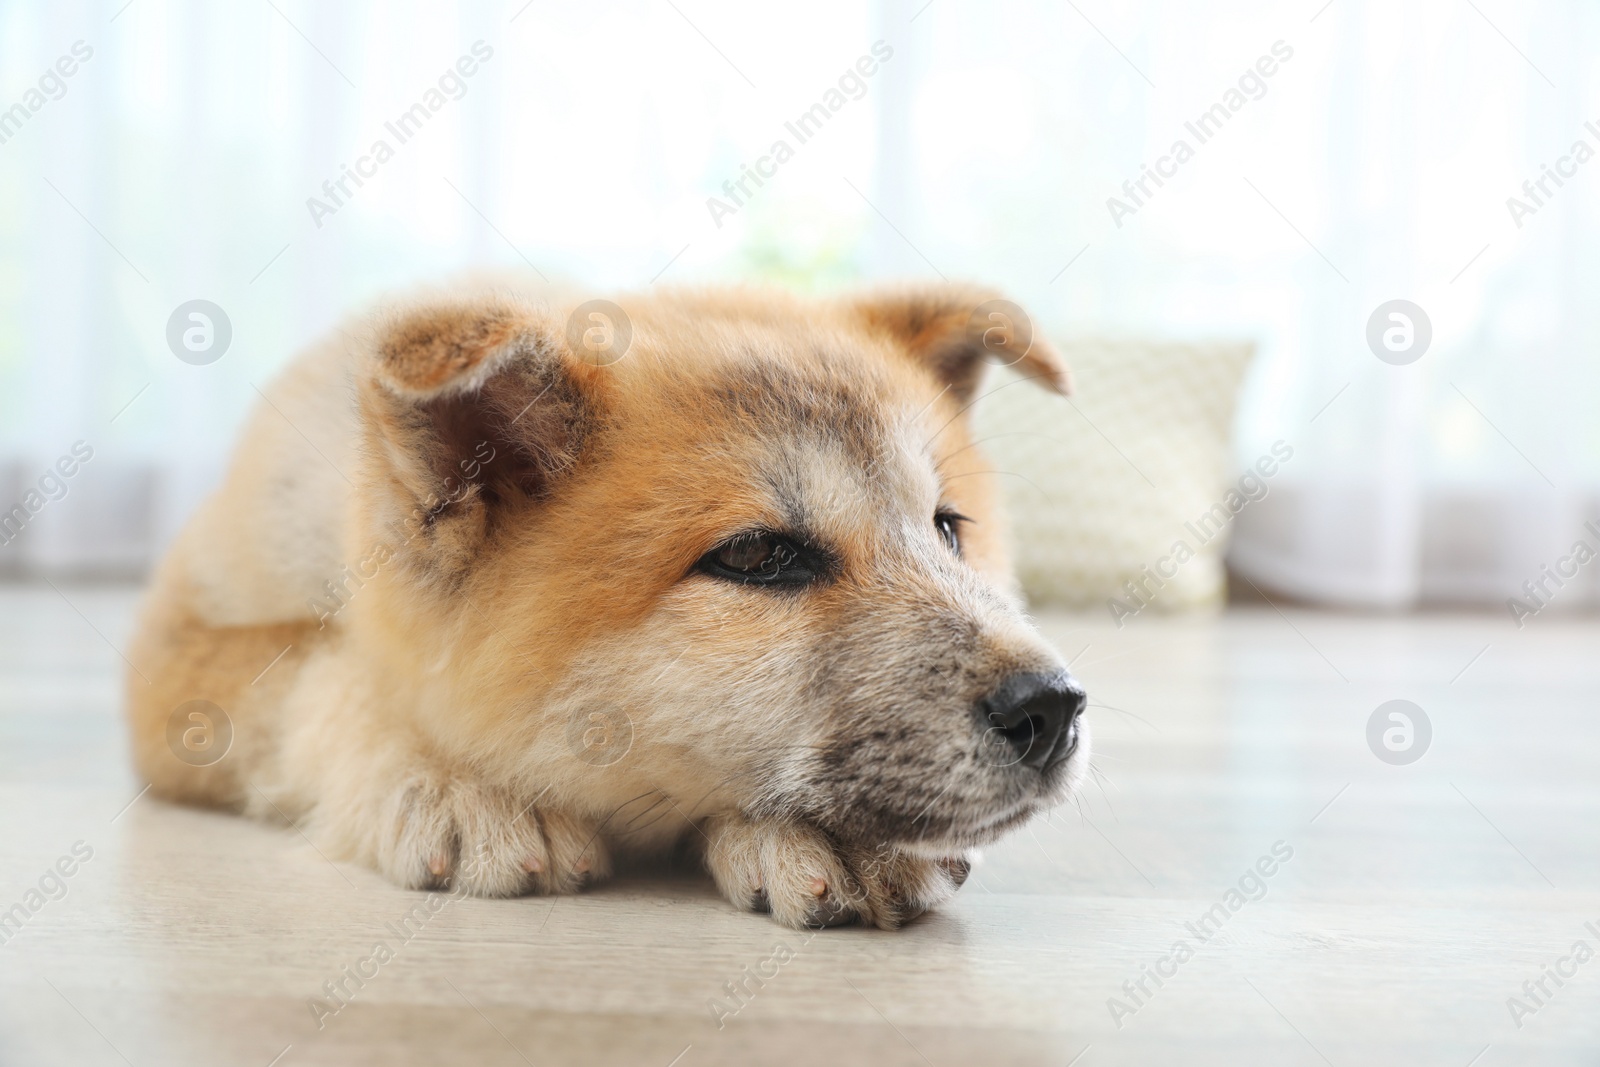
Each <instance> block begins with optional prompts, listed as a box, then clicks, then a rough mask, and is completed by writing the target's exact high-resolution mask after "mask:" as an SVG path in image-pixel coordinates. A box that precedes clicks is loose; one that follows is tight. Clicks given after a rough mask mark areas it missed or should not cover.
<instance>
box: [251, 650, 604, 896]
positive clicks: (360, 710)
mask: <svg viewBox="0 0 1600 1067" xmlns="http://www.w3.org/2000/svg"><path fill="white" fill-rule="evenodd" d="M310 681H311V682H317V683H322V684H320V685H308V687H307V688H308V689H310V690H313V691H315V692H317V693H319V694H335V693H337V694H338V695H341V696H344V697H345V698H346V701H347V703H345V704H344V706H343V707H342V708H341V710H340V713H339V714H337V715H330V714H326V713H323V714H317V715H307V716H305V718H304V719H302V720H301V721H300V722H299V723H296V724H295V725H294V726H292V727H291V729H290V730H289V732H288V736H287V737H286V738H285V746H284V751H283V752H282V759H281V767H282V769H283V772H284V777H283V778H282V779H281V780H280V782H279V783H278V788H277V789H275V790H274V792H275V793H276V795H277V799H276V800H275V801H274V802H273V805H272V807H271V808H268V807H267V804H266V803H265V794H262V800H263V802H262V804H260V805H259V806H260V807H262V808H266V809H267V810H265V811H262V812H260V814H263V815H268V816H270V815H271V814H272V812H273V811H274V810H276V811H279V812H283V811H289V812H294V811H299V812H305V813H309V815H310V818H309V820H308V822H309V827H308V829H309V830H310V832H311V833H312V835H313V840H315V841H316V842H317V843H318V845H319V847H320V848H322V849H323V851H325V852H326V853H327V854H329V855H330V856H334V857H337V858H339V859H346V860H351V861H354V862H357V863H362V864H365V865H367V866H369V867H374V868H376V869H377V870H379V871H380V872H382V873H383V874H384V875H385V876H387V877H388V878H389V879H390V880H391V881H393V882H395V883H397V884H399V885H402V886H405V887H406V888H408V889H445V888H449V889H457V890H461V891H463V892H466V893H468V894H471V895H473V896H484V897H506V896H517V895H520V894H523V893H570V892H574V891H576V890H578V889H580V888H582V887H583V886H584V885H585V884H587V883H589V882H593V881H596V880H598V879H601V878H604V877H605V876H607V875H608V874H609V873H610V869H611V864H610V857H609V854H608V852H607V848H606V843H605V841H604V840H603V839H602V838H601V837H600V835H599V832H598V830H599V828H598V826H597V825H596V824H595V823H594V821H593V820H591V819H588V818H584V817H578V816H574V815H570V814H568V813H567V812H565V811H564V810H562V808H561V806H560V805H558V804H555V803H553V802H552V800H551V798H549V797H547V796H546V795H544V794H541V793H540V791H539V790H536V789H530V790H526V791H524V790H521V789H513V788H509V787H507V786H504V785H501V784H496V783H494V782H492V781H489V780H486V779H485V778H484V776H483V775H481V774H480V773H479V772H477V771H476V770H474V769H473V768H472V767H471V766H469V765H467V764H465V763H463V762H461V761H459V760H452V759H449V758H446V757H444V756H443V755H441V754H440V753H439V752H438V751H437V748H436V747H435V746H432V745H430V744H428V743H427V742H426V741H425V740H424V739H423V738H422V737H421V736H420V735H419V734H418V733H417V732H416V731H414V730H411V729H409V728H407V727H406V726H404V725H402V724H401V723H400V722H397V721H395V717H394V716H393V715H392V714H388V713H383V712H380V710H379V709H378V708H377V707H376V706H375V705H376V704H377V703H378V701H376V700H375V699H374V698H373V697H372V696H371V695H370V694H369V693H367V692H365V691H364V690H363V687H361V686H358V685H354V684H346V685H344V686H342V687H341V686H339V685H338V683H339V681H341V679H340V678H339V676H338V675H337V674H336V673H333V672H331V671H330V672H324V673H323V674H322V675H320V676H318V677H317V678H314V679H310ZM317 705H318V706H319V707H325V704H324V702H323V701H322V700H318V701H317ZM392 710H393V709H389V711H390V712H392Z"/></svg>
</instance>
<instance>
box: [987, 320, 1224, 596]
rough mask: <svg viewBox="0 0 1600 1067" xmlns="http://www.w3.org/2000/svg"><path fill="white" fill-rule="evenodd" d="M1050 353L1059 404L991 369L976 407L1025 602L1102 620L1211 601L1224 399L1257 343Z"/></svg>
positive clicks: (1101, 345)
mask: <svg viewBox="0 0 1600 1067" xmlns="http://www.w3.org/2000/svg"><path fill="white" fill-rule="evenodd" d="M1060 347H1061V351H1062V353H1063V355H1065V356H1066V360H1067V363H1068V365H1069V366H1071V367H1072V374H1073V381H1074V390H1073V395H1072V397H1071V398H1070V399H1067V400H1063V399H1062V398H1060V397H1057V396H1050V395H1047V394H1045V393H1043V392H1042V391H1040V390H1038V389H1034V388H1032V387H1030V386H1028V385H1021V384H1017V383H1016V381H1015V375H1014V374H1013V373H1012V372H1011V371H1002V372H1000V373H997V374H994V375H993V376H991V377H990V379H989V380H988V382H987V383H986V384H985V390H986V391H987V392H989V393H990V395H989V396H987V397H985V398H984V399H983V400H981V401H980V402H979V403H978V405H977V409H976V412H975V419H976V426H977V430H978V437H979V438H980V439H983V440H984V444H983V446H982V447H983V448H984V449H985V450H986V451H987V452H988V455H989V456H990V458H991V459H992V460H993V468H994V469H995V470H997V471H1003V472H1005V473H1004V474H1002V475H1001V476H1000V478H999V479H998V480H999V483H1000V485H1001V488H1002V489H1003V491H1004V493H1005V498H1006V503H1007V506H1008V511H1009V514H1010V520H1011V532H1012V543H1013V549H1014V552H1015V558H1016V563H1017V574H1018V577H1019V578H1020V579H1021V581H1022V586H1023V589H1024V590H1025V591H1026V593H1027V594H1028V598H1029V600H1030V601H1032V602H1033V603H1034V604H1035V605H1041V606H1042V605H1056V606H1064V607H1077V608H1088V607H1093V608H1098V609H1102V610H1105V609H1107V608H1108V606H1109V607H1111V609H1112V613H1113V615H1118V614H1125V613H1126V612H1127V611H1128V610H1130V609H1131V610H1132V611H1133V613H1135V614H1136V613H1137V612H1138V611H1141V610H1143V609H1144V607H1145V606H1147V605H1148V606H1150V607H1153V608H1155V609H1158V610H1159V609H1168V610H1171V609H1187V608H1196V607H1204V606H1210V605H1216V604H1219V603H1221V601H1222V599H1223V593H1224V588H1225V576H1224V572H1223V565H1222V557H1223V552H1224V549H1225V548H1226V541H1227V530H1226V529H1220V530H1219V529H1218V527H1223V526H1231V522H1228V521H1227V519H1228V518H1230V516H1229V515H1227V514H1226V513H1225V511H1220V512H1219V511H1218V509H1217V508H1216V507H1215V506H1216V505H1217V504H1219V503H1221V502H1223V501H1225V500H1226V499H1231V498H1230V492H1229V491H1230V487H1231V486H1232V485H1233V484H1234V474H1235V472H1234V471H1233V467H1234V459H1233V455H1232V452H1231V448H1230V444H1229V441H1230V438H1231V430H1232V426H1233V412H1234V403H1235V400H1236V399H1237V396H1238V391H1239V382H1240V380H1241V378H1242V377H1243V376H1244V372H1245V368H1246V367H1247V366H1248V365H1249V363H1250V359H1251V356H1252V355H1253V353H1254V346H1253V345H1251V344H1248V343H1213V344H1180V343H1163V342H1141V341H1088V340H1083V341H1072V342H1068V343H1066V344H1063V345H1061V346H1060ZM1207 516H1210V518H1209V519H1207V518H1206V517H1207ZM1197 524H1198V525H1197ZM1179 542H1182V543H1183V544H1184V545H1185V546H1186V548H1185V549H1179V548H1178V544H1179ZM1130 582H1131V583H1133V587H1132V589H1130V587H1129V586H1128V585H1126V584H1125V583H1130ZM1134 591H1137V592H1138V595H1137V596H1135V595H1134ZM1113 599H1115V600H1116V601H1117V602H1119V603H1120V604H1121V605H1122V607H1121V608H1120V609H1119V608H1116V607H1115V606H1114V605H1108V602H1110V601H1112V600H1113Z"/></svg>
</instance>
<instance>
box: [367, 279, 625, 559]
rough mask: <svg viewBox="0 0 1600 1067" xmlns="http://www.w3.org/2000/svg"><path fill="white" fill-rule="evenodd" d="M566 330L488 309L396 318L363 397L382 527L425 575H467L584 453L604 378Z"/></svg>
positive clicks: (506, 308) (470, 306)
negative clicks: (499, 534) (509, 524)
mask: <svg viewBox="0 0 1600 1067" xmlns="http://www.w3.org/2000/svg"><path fill="white" fill-rule="evenodd" d="M557 322H558V320H555V319H553V318H551V317H550V316H548V315H546V314H544V313H542V312H539V311H537V310H536V309H533V308H531V307H528V306H525V305H521V304H518V303H515V302H512V301H499V300H495V301H486V300H479V301H472V302H465V303H453V304H451V303H447V304H436V305H433V306H429V307H423V308H417V309H412V310H409V311H407V312H403V313H400V314H398V315H394V316H392V317H391V318H390V319H389V320H388V321H387V322H386V323H385V324H384V325H383V326H381V327H380V328H379V329H378V331H377V334H376V336H375V337H374V338H373V343H372V346H371V350H370V355H369V357H368V359H367V362H366V364H365V366H364V367H363V368H362V374H361V381H360V382H359V394H358V395H359V399H360V406H361V412H362V421H363V433H364V435H365V445H366V450H367V453H368V455H369V457H370V458H371V459H372V460H373V464H372V466H371V467H370V468H369V476H370V482H371V483H372V484H371V488H372V489H373V490H375V491H376V493H377V496H378V500H377V501H376V502H375V503H376V504H377V505H378V507H377V513H376V515H375V518H376V519H377V520H378V524H379V526H380V528H381V531H382V532H381V533H380V536H384V537H385V538H386V539H387V538H388V537H392V536H394V535H395V534H398V535H399V537H400V538H401V539H402V540H403V541H404V543H405V544H404V548H400V551H399V554H400V555H401V556H402V558H407V557H409V558H410V559H411V560H412V562H413V563H417V564H420V565H421V570H422V572H423V573H425V574H428V575H430V576H440V577H446V578H449V577H453V576H456V575H459V574H460V573H461V572H462V571H463V569H464V568H465V567H466V566H467V565H468V564H469V563H470V562H471V560H472V557H473V555H474V554H475V553H476V552H477V551H478V549H479V548H480V547H481V546H482V545H483V543H484V542H485V541H486V540H487V539H488V538H489V537H490V536H492V535H493V533H494V532H495V529H496V527H497V524H499V523H502V522H504V521H505V520H506V519H507V518H509V517H510V516H512V515H514V514H515V513H516V512H517V511H518V509H520V508H523V507H525V506H527V505H528V504H530V503H532V502H535V501H537V500H539V499H541V498H543V497H545V496H547V495H548V494H549V493H550V492H552V490H553V489H554V488H555V487H556V486H557V485H558V483H559V482H560V480H561V478H562V477H563V476H564V475H565V474H566V472H567V471H568V470H569V469H570V468H571V467H572V466H573V465H574V464H575V463H577V461H578V459H579V456H580V455H581V454H582V452H583V448H584V443H585V440H586V439H587V438H588V437H589V436H590V434H591V433H592V431H593V428H594V426H595V424H596V421H597V419H598V413H599V409H600V405H601V402H602V397H603V393H604V381H603V377H604V374H605V372H604V371H603V370H602V369H601V368H599V367H597V366H595V365H593V364H592V363H590V362H586V361H584V360H581V359H579V358H577V357H576V356H575V355H574V354H573V353H572V352H570V351H569V350H568V349H567V346H566V345H565V343H564V340H563V337H562V334H561V332H560V331H559V329H558V327H557ZM396 547H397V548H398V547H399V546H396Z"/></svg>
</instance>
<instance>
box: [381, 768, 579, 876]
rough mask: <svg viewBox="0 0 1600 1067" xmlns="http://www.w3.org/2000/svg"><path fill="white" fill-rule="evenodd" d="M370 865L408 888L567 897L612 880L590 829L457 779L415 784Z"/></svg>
mask: <svg viewBox="0 0 1600 1067" xmlns="http://www.w3.org/2000/svg"><path fill="white" fill-rule="evenodd" d="M382 827H383V833H382V837H381V839H380V840H379V841H378V847H377V857H376V858H377V864H378V867H379V869H380V870H381V871H383V873H384V874H386V875H387V876H388V877H389V878H390V879H391V880H393V881H395V882H397V883H399V884H400V885H403V886H405V887H406V888H408V889H452V890H462V891H464V892H466V893H468V894H470V895H472V896H480V897H510V896H518V895H520V894H523V893H571V892H575V891H576V890H578V889H580V888H581V887H582V886H583V885H584V884H586V883H588V882H591V881H597V880H599V879H601V878H604V877H606V876H607V875H608V874H610V873H611V861H610V856H609V854H608V853H607V851H606V848H605V844H604V843H603V842H602V841H601V840H600V837H599V834H598V833H597V832H596V828H595V827H594V826H593V825H591V824H589V823H588V822H587V821H584V820H577V819H573V818H570V817H568V816H565V815H562V814H561V813H559V812H555V811H550V810H548V809H542V808H540V809H535V808H534V807H533V806H532V805H531V804H528V803H526V802H522V801H519V800H518V798H516V797H515V796H513V795H512V794H510V793H508V792H506V791H504V790H501V789H496V788H492V787H489V786H485V785H481V784H478V783H476V782H472V781H469V780H461V779H447V780H442V781H441V780H435V779H432V778H416V779H413V780H411V781H409V782H407V783H406V784H405V785H404V786H403V787H402V788H400V789H399V790H397V791H396V793H395V794H394V796H393V798H392V799H391V800H390V802H389V805H388V811H387V812H386V813H385V816H384V818H383V819H382Z"/></svg>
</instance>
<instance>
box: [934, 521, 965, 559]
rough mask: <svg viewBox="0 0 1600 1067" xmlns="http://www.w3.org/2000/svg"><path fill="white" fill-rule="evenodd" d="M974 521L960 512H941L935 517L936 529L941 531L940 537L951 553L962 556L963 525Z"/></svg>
mask: <svg viewBox="0 0 1600 1067" xmlns="http://www.w3.org/2000/svg"><path fill="white" fill-rule="evenodd" d="M971 521H972V520H971V519H969V518H967V517H966V516H965V515H963V514H961V513H960V512H959V511H939V512H935V513H934V516H933V525H934V528H935V529H937V530H938V531H939V536H940V537H942V538H944V543H945V544H946V545H947V546H949V548H950V551H952V552H954V553H955V554H956V555H958V556H959V555H961V524H962V523H964V522H971Z"/></svg>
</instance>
